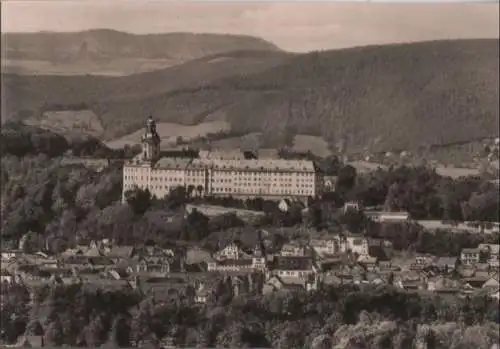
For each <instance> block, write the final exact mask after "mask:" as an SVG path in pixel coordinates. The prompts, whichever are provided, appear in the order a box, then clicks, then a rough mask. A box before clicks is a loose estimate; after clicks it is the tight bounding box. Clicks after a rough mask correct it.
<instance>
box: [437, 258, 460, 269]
mask: <svg viewBox="0 0 500 349" xmlns="http://www.w3.org/2000/svg"><path fill="white" fill-rule="evenodd" d="M457 260H458V258H457V257H439V258H438V259H437V260H436V265H437V266H439V267H444V266H447V265H455V264H456V263H457Z"/></svg>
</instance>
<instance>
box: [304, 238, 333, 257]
mask: <svg viewBox="0 0 500 349" xmlns="http://www.w3.org/2000/svg"><path fill="white" fill-rule="evenodd" d="M310 246H311V247H312V249H313V251H314V252H316V253H317V254H318V255H319V256H324V255H334V254H336V253H338V252H340V243H339V240H338V238H322V239H313V240H311V242H310Z"/></svg>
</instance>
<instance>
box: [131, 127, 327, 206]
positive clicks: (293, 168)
mask: <svg viewBox="0 0 500 349" xmlns="http://www.w3.org/2000/svg"><path fill="white" fill-rule="evenodd" d="M141 141H142V152H141V154H139V155H137V156H136V157H135V158H134V159H132V160H131V161H129V162H127V163H125V164H124V167H123V194H125V192H126V191H127V190H130V189H133V188H134V187H139V188H142V189H146V188H148V189H149V191H150V192H151V193H152V194H154V195H155V196H156V197H158V198H161V197H164V196H165V195H167V194H168V193H169V192H170V191H171V190H172V189H174V188H175V187H178V186H184V187H185V188H187V189H188V190H189V189H190V191H191V192H192V194H193V195H200V196H204V195H219V196H234V197H263V198H270V199H271V198H275V199H279V198H287V197H289V198H297V199H305V198H307V197H310V196H311V197H315V196H317V195H318V194H319V192H320V191H321V190H322V188H323V185H322V177H321V176H320V175H319V173H317V171H316V169H315V166H314V163H313V162H312V161H303V160H281V159H235V158H234V157H233V158H231V159H224V158H221V157H209V156H204V157H203V158H196V159H190V158H167V157H163V158H162V157H160V137H159V135H158V133H157V131H156V124H155V122H154V120H153V119H152V118H149V119H148V121H147V124H146V129H145V133H144V135H143V136H142V140H141ZM123 198H124V195H123Z"/></svg>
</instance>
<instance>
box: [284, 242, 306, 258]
mask: <svg viewBox="0 0 500 349" xmlns="http://www.w3.org/2000/svg"><path fill="white" fill-rule="evenodd" d="M307 249H308V247H307V246H306V245H305V244H302V243H300V242H298V241H291V242H289V243H287V244H284V245H283V246H282V247H281V250H280V256H283V257H304V256H305V255H306V254H307Z"/></svg>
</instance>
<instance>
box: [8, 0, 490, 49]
mask: <svg viewBox="0 0 500 349" xmlns="http://www.w3.org/2000/svg"><path fill="white" fill-rule="evenodd" d="M1 24H2V32H34V31H79V30H86V29H93V28H107V29H115V30H120V31H126V32H131V33H138V34H144V33H167V32H198V33H203V32H205V33H229V34H245V35H253V36H258V37H261V38H263V39H266V40H269V41H271V42H273V43H274V44H276V45H278V46H279V47H280V48H282V49H285V50H288V51H294V52H305V51H311V50H324V49H337V48H345V47H353V46H362V45H377V44H387V43H399V42H414V41H426V40H439V39H465V38H498V37H499V3H498V1H496V2H489V3H479V2H477V1H476V2H469V3H450V2H441V3H429V2H428V3H420V4H418V3H394V1H391V0H389V1H386V2H383V3H382V2H379V1H378V0H373V1H372V2H371V3H368V2H361V1H359V0H358V1H354V2H311V1H310V2H307V3H306V2H297V1H295V2H257V1H255V2H208V1H203V2H192V1H185V0H184V1H180V0H177V1H147V0H136V1H127V0H99V1H95V0H73V1H70V0H49V1H44V0H2V22H1Z"/></svg>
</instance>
